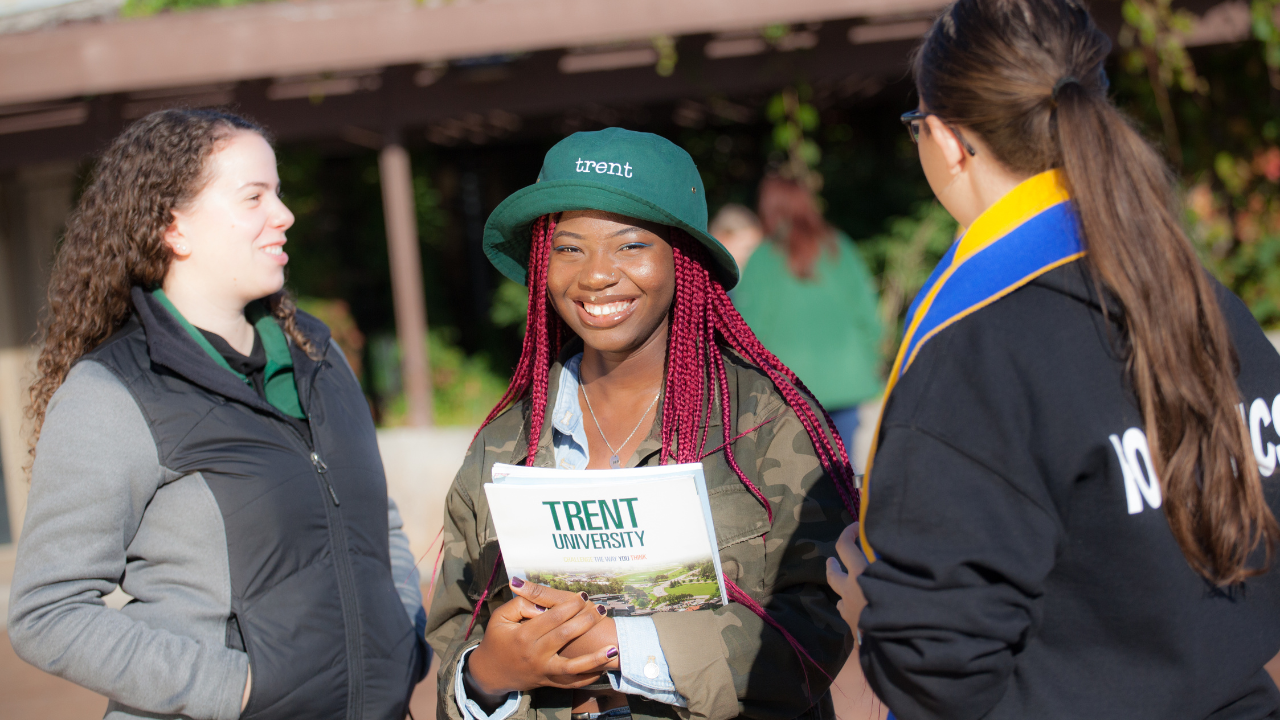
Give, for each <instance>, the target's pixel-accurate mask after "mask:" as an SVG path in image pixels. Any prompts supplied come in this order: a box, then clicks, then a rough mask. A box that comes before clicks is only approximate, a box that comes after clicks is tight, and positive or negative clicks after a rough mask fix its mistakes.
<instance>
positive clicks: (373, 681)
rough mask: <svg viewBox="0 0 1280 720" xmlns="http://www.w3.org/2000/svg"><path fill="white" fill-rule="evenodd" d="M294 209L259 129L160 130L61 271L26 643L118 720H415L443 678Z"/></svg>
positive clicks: (94, 213)
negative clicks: (432, 664) (436, 671)
mask: <svg viewBox="0 0 1280 720" xmlns="http://www.w3.org/2000/svg"><path fill="white" fill-rule="evenodd" d="M279 190H280V181H279V177H278V176H277V173H276V161H275V154H274V152H273V151H272V149H271V145H270V144H269V143H268V141H267V138H266V135H265V132H264V131H263V130H262V129H261V128H259V127H257V126H255V125H253V124H251V123H249V122H247V121H245V120H244V119H242V118H239V117H236V116H233V115H228V114H225V113H219V112H214V111H204V110H200V111H191V110H168V111H163V112H158V113H154V114H152V115H149V116H147V117H146V118H143V119H142V120H140V121H138V122H137V123H135V124H134V125H132V126H130V127H129V128H128V129H127V130H126V131H125V132H124V134H122V135H121V136H120V137H119V138H117V139H116V140H115V142H114V143H113V144H112V145H111V147H110V148H108V150H107V151H106V153H105V154H104V155H103V157H102V158H101V160H100V161H99V163H98V166H97V169H96V171H95V174H94V177H93V180H92V182H91V183H90V184H89V186H88V188H87V189H86V191H85V193H84V196H83V197H82V198H81V200H80V203H79V206H78V208H77V209H76V211H75V213H74V214H73V215H72V217H71V219H70V222H69V225H68V229H67V234H66V238H65V239H64V241H63V243H62V246H61V248H60V250H59V253H58V257H57V260H56V261H55V264H54V270H53V277H52V279H51V281H50V289H49V313H48V318H47V321H46V324H45V328H44V338H43V340H44V345H43V350H42V352H41V355H40V360H39V366H38V377H37V379H36V382H35V385H34V387H33V389H32V394H31V397H32V401H31V408H30V412H31V415H32V418H33V420H34V423H35V433H36V438H37V439H38V440H37V442H36V444H35V446H34V447H33V450H32V452H33V463H32V487H31V494H30V498H29V500H28V505H27V516H26V523H25V525H24V532H23V536H22V539H21V542H20V544H19V547H18V561H17V567H16V571H15V574H14V580H13V594H12V602H11V606H10V613H9V637H10V640H11V641H12V643H13V647H14V650H15V651H16V652H17V653H18V654H19V655H20V656H21V657H22V658H23V659H25V660H26V661H28V662H30V663H32V664H34V665H36V666H37V667H40V668H41V669H43V670H46V671H48V672H50V673H53V674H55V675H59V676H61V677H64V678H66V679H68V680H71V681H73V682H75V683H78V684H80V685H83V686H85V687H87V688H89V689H91V690H94V691H96V692H99V693H101V694H103V695H106V696H107V697H108V698H109V699H110V701H111V702H110V704H109V705H108V707H107V717H108V718H112V719H113V720H123V719H124V718H134V717H148V718H155V717H160V716H181V717H183V718H192V719H195V720H201V719H206V718H207V719H214V718H217V719H221V718H227V719H234V718H238V717H246V718H298V717H306V718H335V719H336V718H347V719H348V720H355V719H357V718H371V719H372V718H379V719H381V718H387V719H391V718H394V719H396V720H398V719H399V718H402V717H404V715H405V710H406V706H407V704H408V700H409V696H410V693H411V692H412V689H413V686H414V684H415V683H416V682H417V681H418V680H419V679H420V678H421V676H422V675H423V672H424V668H425V667H426V661H427V657H428V651H427V649H426V647H425V645H424V642H423V638H422V628H423V627H424V626H425V622H426V618H425V615H424V612H423V609H422V600H421V595H420V590H419V587H418V576H417V572H416V571H415V570H414V569H413V558H412V555H411V554H409V550H408V542H407V539H406V537H405V535H404V533H403V532H402V531H401V529H400V521H399V516H398V513H397V511H396V508H395V505H394V504H393V503H392V502H391V501H390V500H389V499H388V498H387V494H386V482H385V479H384V477H383V471H382V462H381V459H380V457H379V454H378V447H377V443H376V438H375V435H374V430H373V424H372V422H371V420H370V417H369V414H368V410H367V406H366V405H365V401H364V396H363V395H362V393H361V392H360V387H359V384H358V383H357V382H356V378H355V376H354V374H353V373H352V372H351V370H350V368H349V366H348V365H347V363H346V360H345V359H344V358H343V356H342V353H341V351H339V350H338V348H337V346H336V345H334V344H333V342H332V341H331V340H330V338H329V331H328V328H326V327H325V326H324V325H323V324H322V323H320V322H319V321H317V320H316V319H315V318H312V317H310V316H309V315H306V314H305V313H301V312H298V311H297V310H296V309H295V308H294V305H293V303H292V302H291V300H290V299H289V297H288V295H287V294H286V293H285V292H284V290H283V288H284V266H285V264H286V263H287V262H288V255H286V254H285V253H284V249H283V248H284V244H285V231H286V230H287V229H288V228H289V227H290V226H291V225H292V224H293V215H292V213H290V212H289V209H288V208H286V207H285V206H284V204H283V203H282V202H281V201H280V198H279V195H278V193H279ZM393 566H394V569H393ZM116 586H119V587H120V588H121V589H123V590H124V591H125V592H126V593H128V594H129V595H131V596H133V597H134V598H135V599H134V600H133V601H132V602H130V603H129V604H128V605H126V606H125V607H124V609H123V610H122V611H116V610H113V609H110V608H107V607H105V606H104V604H103V601H102V596H103V595H105V594H107V593H109V592H111V591H112V590H113V589H115V587H116Z"/></svg>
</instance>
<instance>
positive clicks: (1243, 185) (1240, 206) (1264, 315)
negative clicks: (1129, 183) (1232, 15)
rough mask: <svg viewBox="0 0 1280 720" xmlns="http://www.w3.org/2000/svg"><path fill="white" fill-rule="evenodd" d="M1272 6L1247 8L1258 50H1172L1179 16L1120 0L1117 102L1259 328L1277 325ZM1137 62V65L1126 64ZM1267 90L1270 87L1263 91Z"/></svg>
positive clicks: (1139, 0) (1279, 58)
mask: <svg viewBox="0 0 1280 720" xmlns="http://www.w3.org/2000/svg"><path fill="white" fill-rule="evenodd" d="M1277 8H1280V0H1254V2H1253V3H1252V6H1251V21H1252V27H1251V29H1252V34H1253V36H1254V37H1255V38H1256V39H1257V41H1258V42H1254V43H1240V44H1237V45H1234V46H1221V47H1215V48H1201V49H1198V50H1196V51H1195V52H1194V54H1193V53H1191V52H1188V51H1187V50H1186V48H1185V47H1183V45H1182V38H1183V37H1184V36H1185V31H1186V29H1187V27H1188V20H1187V18H1188V17H1189V16H1188V15H1187V14H1186V13H1185V11H1172V10H1171V9H1170V8H1169V5H1168V2H1167V1H1166V0H1127V1H1126V3H1125V6H1124V15H1125V20H1126V22H1127V23H1128V24H1129V26H1128V27H1127V28H1126V30H1125V31H1124V33H1122V40H1125V39H1128V40H1129V46H1130V48H1131V50H1130V55H1129V56H1128V57H1127V58H1126V62H1125V63H1123V67H1124V68H1125V69H1127V70H1129V71H1130V73H1129V74H1124V73H1121V74H1118V75H1117V76H1116V77H1115V78H1114V80H1115V83H1114V85H1113V86H1114V89H1115V95H1116V100H1117V103H1118V104H1120V105H1121V106H1122V107H1123V108H1125V109H1126V110H1128V111H1129V113H1130V114H1131V115H1133V116H1135V117H1136V118H1137V119H1139V120H1140V121H1142V122H1143V123H1144V124H1146V125H1147V126H1148V127H1153V126H1157V122H1156V120H1157V119H1158V127H1160V128H1161V129H1162V130H1163V139H1164V145H1165V148H1166V150H1167V152H1168V154H1169V156H1170V158H1171V159H1173V160H1174V162H1175V164H1176V165H1178V166H1179V167H1180V170H1181V181H1182V192H1183V199H1184V205H1185V208H1186V221H1187V223H1186V224H1187V229H1188V235H1189V237H1190V239H1191V241H1192V243H1193V244H1194V245H1195V246H1196V249H1197V250H1198V252H1199V253H1200V256H1201V258H1202V260H1203V261H1204V263H1205V265H1206V266H1207V267H1208V268H1209V270H1210V271H1211V272H1213V273H1214V275H1215V276H1217V277H1218V279H1219V280H1221V281H1222V282H1223V284H1225V285H1226V286H1227V287H1229V288H1230V289H1231V290H1232V291H1233V292H1235V293H1236V294H1237V295H1239V296H1240V297H1241V298H1242V299H1243V300H1244V301H1245V303H1246V304H1247V305H1248V306H1249V308H1250V310H1251V311H1252V312H1253V314H1254V317H1255V318H1257V320H1258V322H1259V323H1260V324H1262V325H1263V326H1264V327H1274V326H1277V325H1280V265H1278V263H1277V261H1278V260H1280V108H1277V100H1280V94H1277V92H1276V91H1277V90H1280V29H1277V27H1276V22H1275V18H1276V12H1277ZM1136 55H1141V56H1142V58H1141V62H1139V61H1138V60H1136V59H1135V56H1136ZM1268 85H1270V86H1271V87H1270V88H1269V87H1268Z"/></svg>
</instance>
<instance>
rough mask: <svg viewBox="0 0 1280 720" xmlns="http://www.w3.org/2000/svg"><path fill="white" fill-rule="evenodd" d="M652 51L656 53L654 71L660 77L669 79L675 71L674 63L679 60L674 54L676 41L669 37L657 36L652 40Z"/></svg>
mask: <svg viewBox="0 0 1280 720" xmlns="http://www.w3.org/2000/svg"><path fill="white" fill-rule="evenodd" d="M653 49H654V50H657V51H658V62H657V64H655V65H654V67H653V69H654V71H655V72H657V73H658V75H660V76H662V77H671V75H672V74H673V73H675V71H676V62H678V61H679V60H680V56H679V55H678V54H677V53H676V39H675V38H673V37H671V36H670V35H657V36H655V37H654V38H653Z"/></svg>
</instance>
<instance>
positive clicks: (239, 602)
mask: <svg viewBox="0 0 1280 720" xmlns="http://www.w3.org/2000/svg"><path fill="white" fill-rule="evenodd" d="M133 302H134V308H135V313H136V314H135V316H134V318H133V319H132V320H130V322H129V323H128V324H127V325H126V326H125V327H124V328H122V329H121V330H120V331H119V332H117V333H116V334H115V335H113V336H112V337H111V338H110V339H108V340H107V341H106V342H104V343H103V344H102V345H101V346H99V347H98V348H96V349H94V350H93V351H92V352H90V353H88V354H87V355H86V356H85V359H90V360H94V361H96V362H99V363H101V364H103V365H105V366H106V367H107V368H109V369H110V370H112V371H113V372H115V373H116V374H117V375H119V376H120V379H121V381H122V382H123V383H124V384H125V386H126V387H127V388H128V389H129V391H130V392H131V393H132V394H133V397H134V398H135V399H136V400H137V402H138V405H139V407H140V408H141V409H142V412H143V414H144V415H145V416H146V418H147V421H148V423H149V424H150V427H151V432H152V434H153V435H154V437H155V442H156V446H157V448H158V452H159V460H160V464H161V465H163V466H164V467H167V468H169V469H171V470H173V471H175V472H177V473H179V474H181V475H186V474H190V473H197V472H198V473H201V474H202V475H203V477H204V479H205V482H206V483H207V484H208V486H209V488H210V489H211V490H212V492H213V495H214V497H215V499H216V500H217V503H218V507H219V510H220V511H221V514H222V519H223V522H224V523H225V526H226V537H227V561H228V565H229V567H230V576H231V593H232V597H231V608H232V616H231V618H230V619H229V622H228V631H227V645H228V646H229V647H237V648H239V649H243V650H245V651H246V652H247V653H248V654H249V662H250V667H251V668H252V673H253V691H252V695H251V697H250V700H249V705H248V707H247V708H246V709H245V712H244V713H243V715H242V716H241V717H242V718H246V719H252V720H275V719H276V718H279V719H281V720H283V719H285V718H289V719H302V718H305V719H306V720H322V719H329V718H332V719H333V720H343V719H345V720H400V719H401V718H403V717H404V716H405V714H406V710H407V707H408V702H409V697H410V695H411V693H412V691H413V687H414V685H415V684H416V683H417V681H418V680H419V679H421V677H422V676H423V674H424V670H425V669H424V667H423V665H424V657H425V653H424V648H423V644H422V641H421V640H420V639H418V638H417V636H416V633H415V631H414V628H413V626H412V624H411V623H410V622H409V618H408V617H407V616H406V614H405V611H404V608H403V606H402V605H401V602H400V599H399V597H398V596H397V593H396V588H395V582H394V579H393V578H392V575H391V565H390V557H389V549H388V539H387V536H388V525H387V488H386V478H385V476H384V475H383V468H382V458H381V456H380V455H379V453H378V444H377V438H376V436H375V432H374V427H373V423H372V422H370V419H369V408H368V405H367V404H366V402H365V398H364V395H363V394H362V393H361V391H360V387H359V385H358V383H357V382H356V380H355V377H354V375H353V374H352V373H351V370H350V368H349V367H348V366H347V365H346V361H345V359H344V358H343V357H342V356H341V353H339V352H337V351H336V350H333V349H332V348H331V344H330V339H329V330H328V328H327V327H325V325H324V324H323V323H321V322H320V321H318V320H316V319H315V318H313V317H311V316H309V315H305V314H303V313H298V320H297V322H298V326H299V328H300V329H301V330H302V332H303V333H304V334H305V335H306V336H307V337H308V338H309V339H310V341H311V342H312V343H313V345H314V346H315V348H317V350H318V351H319V352H320V354H321V358H320V360H319V361H316V360H312V359H311V358H309V357H307V355H306V354H305V353H303V352H302V351H301V350H300V349H299V348H297V347H295V346H293V344H292V343H290V351H291V353H292V356H293V363H294V375H295V378H296V381H297V386H298V396H299V399H300V400H301V403H302V409H303V410H304V411H305V412H306V414H307V417H308V420H309V423H310V426H311V435H312V439H311V443H310V444H308V442H307V440H306V439H305V438H303V437H302V435H301V433H299V432H298V431H297V430H296V429H295V428H293V427H291V426H290V424H289V423H288V421H286V420H285V416H284V415H282V414H281V413H280V412H279V411H278V410H276V409H275V408H274V407H272V406H271V405H269V404H267V402H266V401H264V400H262V399H261V398H259V397H258V395H257V394H256V393H255V392H254V391H253V389H252V388H250V387H249V386H247V385H246V384H244V383H243V382H241V381H240V380H239V379H238V378H236V377H235V376H234V375H232V374H231V373H229V372H227V371H226V370H225V369H223V368H221V367H219V366H218V365H217V364H216V363H215V362H214V361H213V359H212V358H210V357H209V356H208V355H206V354H205V353H204V351H203V350H201V349H200V347H199V346H198V345H196V343H195V342H194V341H192V340H191V338H190V337H189V336H187V335H186V333H185V332H184V330H183V329H182V327H181V326H180V325H179V324H178V322H177V321H176V320H175V319H174V318H173V317H172V316H171V315H169V314H168V313H167V312H166V311H165V310H164V309H163V308H162V307H161V306H160V305H159V304H158V303H157V302H156V301H155V300H154V299H153V298H151V297H150V296H149V295H147V294H146V293H144V292H143V291H142V290H141V289H139V288H134V290H133Z"/></svg>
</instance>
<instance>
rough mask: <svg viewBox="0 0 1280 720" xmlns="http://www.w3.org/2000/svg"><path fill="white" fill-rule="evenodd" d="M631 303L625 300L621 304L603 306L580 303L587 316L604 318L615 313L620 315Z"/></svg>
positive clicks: (614, 303) (613, 303)
mask: <svg viewBox="0 0 1280 720" xmlns="http://www.w3.org/2000/svg"><path fill="white" fill-rule="evenodd" d="M631 302H632V301H630V300H625V301H623V302H612V303H607V304H604V305H597V304H595V303H588V302H584V303H582V307H583V309H585V310H586V311H587V313H588V314H590V315H592V316H595V317H604V316H605V315H613V314H615V313H620V312H622V311H623V310H626V309H627V308H628V307H630V305H631Z"/></svg>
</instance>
